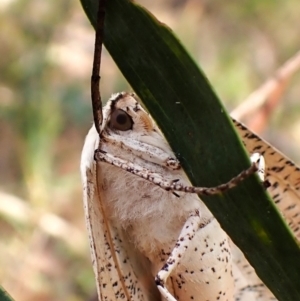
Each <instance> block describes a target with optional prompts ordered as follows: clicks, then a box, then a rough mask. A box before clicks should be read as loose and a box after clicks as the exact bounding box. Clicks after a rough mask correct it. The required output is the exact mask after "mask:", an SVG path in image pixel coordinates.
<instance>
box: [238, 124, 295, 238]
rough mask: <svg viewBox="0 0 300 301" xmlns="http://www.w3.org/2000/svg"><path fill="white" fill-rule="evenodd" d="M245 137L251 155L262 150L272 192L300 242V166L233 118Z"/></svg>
mask: <svg viewBox="0 0 300 301" xmlns="http://www.w3.org/2000/svg"><path fill="white" fill-rule="evenodd" d="M233 123H234V125H235V126H236V129H237V131H238V133H239V134H240V136H241V139H242V141H243V143H244V145H245V147H246V149H247V150H248V152H249V153H250V154H251V153H253V152H259V153H260V154H262V155H263V156H264V159H265V163H266V174H265V178H266V180H267V181H268V182H269V183H270V187H269V188H268V190H267V191H268V193H269V194H270V196H271V198H272V199H273V201H274V203H275V204H276V205H277V207H278V209H279V211H280V212H281V213H282V215H283V216H284V218H285V219H286V222H287V223H288V225H289V226H290V228H291V230H292V231H293V233H294V235H295V237H296V238H297V239H298V241H300V169H299V167H298V166H296V164H295V163H294V162H292V161H291V160H290V159H289V158H287V157H286V156H285V155H283V154H282V153H281V152H280V151H279V150H277V149H276V148H275V147H273V146H272V145H270V144H269V143H267V142H266V141H264V140H263V139H262V138H260V137H258V136H257V135H256V134H254V133H253V132H251V131H250V130H249V129H247V127H245V126H244V125H243V124H241V123H239V122H238V121H236V120H233Z"/></svg>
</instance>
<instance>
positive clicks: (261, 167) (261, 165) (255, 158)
mask: <svg viewBox="0 0 300 301" xmlns="http://www.w3.org/2000/svg"><path fill="white" fill-rule="evenodd" d="M250 160H251V162H252V163H255V162H258V170H257V175H258V176H259V178H260V179H261V181H262V182H264V181H265V158H264V156H263V155H261V154H259V153H253V154H252V155H251V157H250Z"/></svg>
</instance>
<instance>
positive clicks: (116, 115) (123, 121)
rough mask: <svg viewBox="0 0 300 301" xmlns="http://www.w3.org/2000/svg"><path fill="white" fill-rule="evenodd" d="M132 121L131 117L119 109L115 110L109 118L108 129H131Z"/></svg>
mask: <svg viewBox="0 0 300 301" xmlns="http://www.w3.org/2000/svg"><path fill="white" fill-rule="evenodd" d="M132 125H133V121H132V119H131V117H130V116H129V115H128V114H127V113H126V112H124V111H123V110H121V109H117V110H115V111H114V112H113V113H112V114H111V117H110V127H111V128H114V129H116V130H119V131H128V130H130V129H132Z"/></svg>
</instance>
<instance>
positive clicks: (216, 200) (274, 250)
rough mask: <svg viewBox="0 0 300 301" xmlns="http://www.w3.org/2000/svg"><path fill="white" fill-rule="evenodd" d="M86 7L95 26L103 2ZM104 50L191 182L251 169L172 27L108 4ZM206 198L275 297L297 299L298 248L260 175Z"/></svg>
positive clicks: (86, 2)
mask: <svg viewBox="0 0 300 301" xmlns="http://www.w3.org/2000/svg"><path fill="white" fill-rule="evenodd" d="M81 2H82V5H83V7H84V9H85V11H86V13H87V15H88V17H89V19H90V21H91V23H92V24H95V18H96V12H97V2H98V1H96V0H81ZM105 46H106V48H107V50H108V51H109V52H110V54H111V56H112V57H113V59H114V60H115V62H116V63H117V65H118V67H119V68H120V70H121V72H122V73H123V75H124V76H125V78H126V79H127V80H128V82H129V83H130V84H131V86H132V87H133V89H134V90H135V92H136V93H137V94H138V95H139V96H140V98H141V99H142V101H143V103H144V104H145V106H146V107H147V109H148V110H149V112H150V113H151V115H152V116H153V118H154V119H155V120H156V122H157V124H158V125H159V127H160V128H161V130H162V131H163V133H164V135H165V136H166V139H167V140H168V142H169V143H170V145H171V147H172V149H173V150H174V152H175V153H176V155H177V157H178V158H179V159H180V162H181V163H182V166H183V167H184V169H185V171H186V173H187V175H188V176H189V178H190V180H191V182H192V183H193V185H195V186H208V187H210V186H216V185H218V184H220V183H224V182H226V181H228V180H229V179H231V178H232V177H233V176H235V175H237V174H238V173H239V172H241V171H242V170H244V169H246V168H247V167H248V166H249V160H248V158H247V154H246V152H245V150H244V148H243V146H242V144H241V141H240V140H239V138H238V136H237V134H236V132H235V130H234V129H233V126H232V123H231V121H230V118H229V117H228V115H227V114H226V111H225V109H224V108H223V106H222V104H221V103H220V101H219V100H218V98H217V96H216V95H215V93H214V91H213V90H212V88H211V86H210V84H209V83H208V80H207V79H206V77H205V76H204V75H203V73H202V72H201V71H200V70H199V68H198V67H197V65H196V64H195V62H194V61H193V60H192V59H191V58H190V56H189V55H188V53H187V52H186V50H185V49H184V48H183V46H182V45H181V44H180V42H179V41H178V40H177V39H176V37H174V35H173V34H172V32H171V31H170V30H169V29H168V28H166V27H165V26H164V25H163V24H161V23H159V22H158V21H157V20H156V19H155V18H154V17H153V16H152V15H150V14H149V13H147V12H146V11H145V10H144V9H142V8H141V7H139V6H138V5H136V4H134V3H132V2H131V1H126V0H109V1H107V14H106V23H105ZM224 80H226V75H224ZM112 92H113V91H112ZM114 92H116V91H114ZM201 199H202V200H203V201H204V202H205V204H206V205H207V206H208V208H209V209H210V210H211V211H212V213H213V214H214V215H215V217H216V218H217V219H218V221H219V222H220V224H221V226H222V227H223V229H224V230H225V231H226V232H227V233H228V234H229V235H230V237H231V238H232V240H233V241H234V242H235V243H236V244H237V245H238V246H239V247H240V248H241V250H242V251H243V252H244V253H245V255H246V256H247V258H248V260H249V261H250V263H251V264H252V265H253V266H254V267H255V269H256V272H257V274H258V275H259V276H260V278H261V279H262V280H263V281H264V282H265V284H266V285H267V286H268V287H269V288H270V289H271V290H272V292H273V293H274V295H275V296H276V297H277V298H278V299H279V300H282V301H283V300H284V301H295V300H300V286H299V279H300V250H299V248H298V245H297V242H296V241H295V240H294V238H293V236H292V235H291V233H290V231H289V230H288V229H287V227H286V225H285V224H284V223H283V221H282V218H281V217H280V214H279V213H278V212H277V210H276V208H275V207H274V205H273V203H272V201H271V200H270V199H269V198H268V196H267V195H266V193H265V191H264V189H263V188H262V185H261V184H260V183H259V182H258V180H257V178H256V176H252V177H250V178H249V179H247V180H245V181H244V182H243V183H242V184H241V185H239V187H237V188H235V189H232V190H230V191H228V192H226V193H224V194H223V195H218V196H214V197H211V196H210V197H204V196H202V197H201Z"/></svg>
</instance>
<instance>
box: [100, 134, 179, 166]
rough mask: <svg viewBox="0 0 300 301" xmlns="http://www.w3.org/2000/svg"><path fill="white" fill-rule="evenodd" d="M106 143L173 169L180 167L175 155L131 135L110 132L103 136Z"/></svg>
mask: <svg viewBox="0 0 300 301" xmlns="http://www.w3.org/2000/svg"><path fill="white" fill-rule="evenodd" d="M102 139H103V140H105V142H106V143H111V144H114V145H117V146H119V147H120V148H122V149H124V150H127V151H130V152H131V153H132V154H134V155H136V156H137V157H139V158H142V159H144V160H147V161H150V162H153V163H156V164H160V165H163V166H165V167H167V168H170V169H172V170H176V169H179V168H180V163H179V161H178V160H177V159H176V157H175V156H171V155H169V154H168V153H166V152H165V151H163V150H161V149H160V148H158V147H156V146H152V145H150V144H146V143H144V142H141V141H136V140H134V139H131V138H130V137H126V138H123V137H121V136H119V135H114V134H110V136H105V137H104V138H102Z"/></svg>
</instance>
